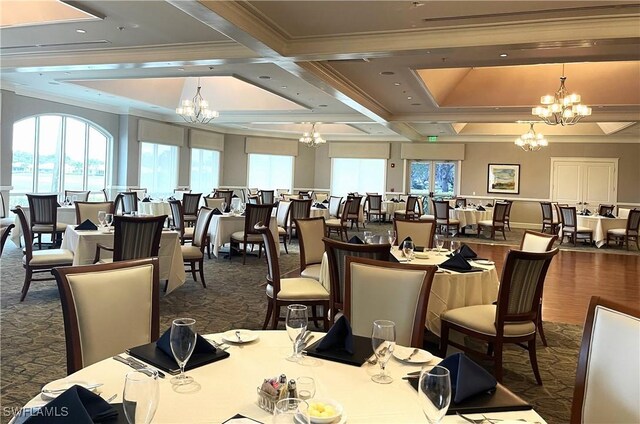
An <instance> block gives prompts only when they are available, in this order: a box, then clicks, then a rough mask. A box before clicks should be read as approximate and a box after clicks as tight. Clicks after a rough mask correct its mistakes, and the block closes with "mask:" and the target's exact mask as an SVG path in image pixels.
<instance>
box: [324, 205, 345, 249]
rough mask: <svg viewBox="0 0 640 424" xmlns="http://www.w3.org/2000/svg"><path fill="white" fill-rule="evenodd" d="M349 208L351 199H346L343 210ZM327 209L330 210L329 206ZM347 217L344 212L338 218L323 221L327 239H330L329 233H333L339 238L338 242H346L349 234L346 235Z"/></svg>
mask: <svg viewBox="0 0 640 424" xmlns="http://www.w3.org/2000/svg"><path fill="white" fill-rule="evenodd" d="M332 199H333V197H332ZM350 207H351V199H348V200H347V201H346V202H345V203H344V209H345V210H348V209H349V208H350ZM329 209H331V206H329ZM347 216H348V215H347V214H346V213H345V212H343V213H342V215H341V216H340V218H330V219H327V220H326V221H325V225H326V226H327V236H328V237H331V233H332V232H335V233H336V234H338V235H339V236H340V240H348V238H349V234H348V233H347Z"/></svg>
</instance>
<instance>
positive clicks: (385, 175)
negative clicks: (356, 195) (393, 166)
mask: <svg viewBox="0 0 640 424" xmlns="http://www.w3.org/2000/svg"><path fill="white" fill-rule="evenodd" d="M335 159H349V160H382V161H384V169H383V172H382V181H383V182H382V189H381V191H380V193H381V194H382V196H383V198H384V196H385V194H386V192H387V167H388V165H389V159H383V158H338V157H336V158H331V166H330V169H329V192H330V193H331V195H332V196H333V195H334V190H333V168H334V160H335ZM362 194H364V193H362ZM345 196H346V195H345Z"/></svg>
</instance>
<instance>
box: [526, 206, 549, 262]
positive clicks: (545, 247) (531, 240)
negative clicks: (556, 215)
mask: <svg viewBox="0 0 640 424" xmlns="http://www.w3.org/2000/svg"><path fill="white" fill-rule="evenodd" d="M549 210H551V204H549ZM557 239H558V236H557V235H554V234H544V233H538V232H536V231H531V230H527V231H525V232H524V234H523V236H522V242H521V243H520V250H523V251H525V252H536V253H542V252H548V251H550V250H551V248H552V247H553V243H554V242H555V241H556V240H557Z"/></svg>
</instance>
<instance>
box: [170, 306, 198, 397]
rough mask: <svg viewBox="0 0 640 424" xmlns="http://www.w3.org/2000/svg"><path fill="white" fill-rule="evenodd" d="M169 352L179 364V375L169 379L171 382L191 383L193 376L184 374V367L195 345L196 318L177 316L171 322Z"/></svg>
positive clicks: (182, 384) (180, 384)
mask: <svg viewBox="0 0 640 424" xmlns="http://www.w3.org/2000/svg"><path fill="white" fill-rule="evenodd" d="M169 340H170V344H171V352H172V353H173V357H174V358H175V359H176V362H177V363H178V366H180V375H178V376H176V377H173V378H172V379H171V384H175V385H179V386H184V385H187V384H191V383H193V377H189V376H187V375H185V374H184V367H185V365H187V361H189V358H190V357H191V354H192V353H193V349H194V348H195V347H196V320H195V319H192V318H178V319H175V320H173V322H172V323H171V334H170V336H169Z"/></svg>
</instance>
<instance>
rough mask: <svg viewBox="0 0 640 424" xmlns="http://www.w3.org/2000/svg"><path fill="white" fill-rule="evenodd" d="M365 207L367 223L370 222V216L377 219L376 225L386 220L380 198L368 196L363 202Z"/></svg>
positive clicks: (375, 195)
mask: <svg viewBox="0 0 640 424" xmlns="http://www.w3.org/2000/svg"><path fill="white" fill-rule="evenodd" d="M365 204H366V205H367V208H366V209H367V221H369V222H371V216H377V217H378V223H379V224H382V223H383V222H384V221H385V220H386V219H387V214H386V213H385V212H382V196H381V195H379V194H369V195H368V196H367V198H366V200H365Z"/></svg>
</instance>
